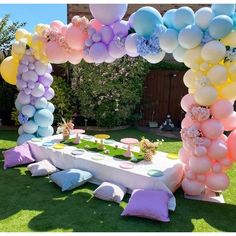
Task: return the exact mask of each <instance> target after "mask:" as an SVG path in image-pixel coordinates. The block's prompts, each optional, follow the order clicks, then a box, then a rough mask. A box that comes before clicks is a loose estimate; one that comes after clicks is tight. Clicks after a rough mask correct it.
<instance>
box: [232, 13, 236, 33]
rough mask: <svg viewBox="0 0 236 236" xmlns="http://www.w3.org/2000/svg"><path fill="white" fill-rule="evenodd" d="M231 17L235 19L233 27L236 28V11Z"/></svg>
mask: <svg viewBox="0 0 236 236" xmlns="http://www.w3.org/2000/svg"><path fill="white" fill-rule="evenodd" d="M231 19H232V20H233V29H234V30H235V29H236V13H234V14H233V15H232V16H231Z"/></svg>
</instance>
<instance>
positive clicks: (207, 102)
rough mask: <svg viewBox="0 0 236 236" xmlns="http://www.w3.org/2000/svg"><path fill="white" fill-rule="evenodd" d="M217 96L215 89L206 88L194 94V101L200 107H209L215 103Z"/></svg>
mask: <svg viewBox="0 0 236 236" xmlns="http://www.w3.org/2000/svg"><path fill="white" fill-rule="evenodd" d="M217 95H218V94H217V91H216V89H215V88H213V87H211V86H206V87H202V88H199V89H197V91H196V93H195V94H194V99H195V101H196V102H197V103H198V104H199V105H201V106H211V105H213V104H214V103H215V102H216V99H217Z"/></svg>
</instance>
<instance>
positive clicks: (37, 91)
mask: <svg viewBox="0 0 236 236" xmlns="http://www.w3.org/2000/svg"><path fill="white" fill-rule="evenodd" d="M44 93H45V88H44V86H43V85H42V84H41V83H35V87H34V88H33V89H32V91H31V95H33V96H34V97H37V98H38V97H42V96H43V95H44Z"/></svg>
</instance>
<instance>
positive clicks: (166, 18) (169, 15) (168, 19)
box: [163, 9, 177, 28]
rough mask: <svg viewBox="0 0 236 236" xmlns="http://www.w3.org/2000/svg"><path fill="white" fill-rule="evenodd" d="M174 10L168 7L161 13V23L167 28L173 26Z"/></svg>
mask: <svg viewBox="0 0 236 236" xmlns="http://www.w3.org/2000/svg"><path fill="white" fill-rule="evenodd" d="M176 11H177V10H176V9H170V10H168V11H167V12H166V13H165V14H164V15H163V23H164V25H165V26H166V27H167V28H174V25H173V16H174V13H175V12H176Z"/></svg>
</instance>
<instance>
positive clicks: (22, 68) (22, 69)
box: [18, 64, 28, 74]
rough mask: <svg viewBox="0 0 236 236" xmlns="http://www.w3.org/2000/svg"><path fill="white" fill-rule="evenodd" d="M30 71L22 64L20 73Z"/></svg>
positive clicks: (19, 68) (19, 69)
mask: <svg viewBox="0 0 236 236" xmlns="http://www.w3.org/2000/svg"><path fill="white" fill-rule="evenodd" d="M27 71H28V67H27V66H26V65H24V64H20V65H19V67H18V73H19V74H22V73H25V72H27Z"/></svg>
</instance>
